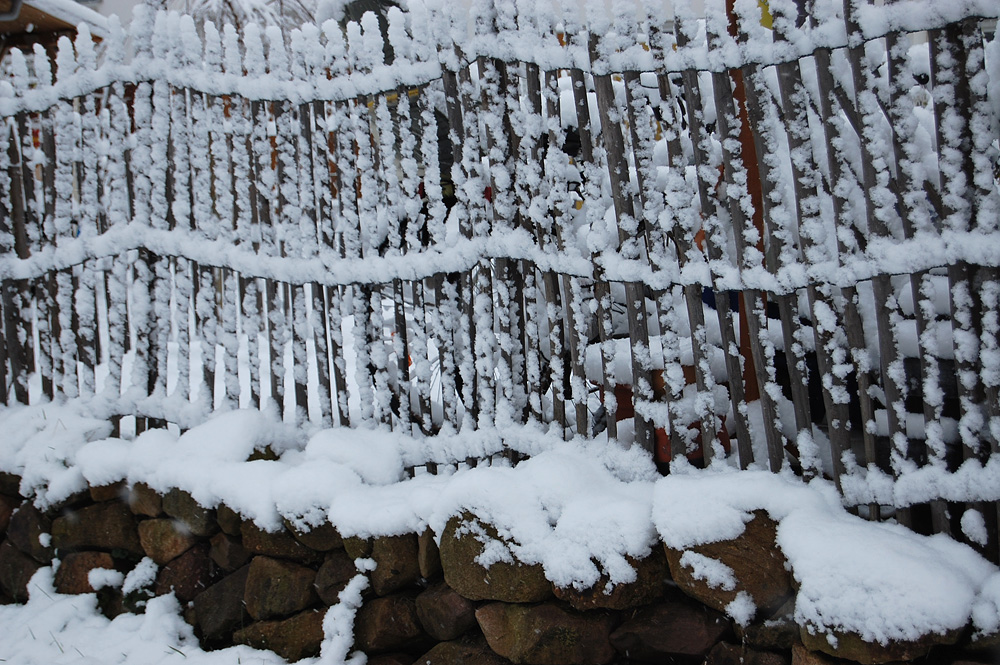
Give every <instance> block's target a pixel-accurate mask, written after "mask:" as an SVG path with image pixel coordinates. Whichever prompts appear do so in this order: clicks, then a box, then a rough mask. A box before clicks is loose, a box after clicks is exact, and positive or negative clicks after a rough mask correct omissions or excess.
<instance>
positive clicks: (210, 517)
mask: <svg viewBox="0 0 1000 665" xmlns="http://www.w3.org/2000/svg"><path fill="white" fill-rule="evenodd" d="M163 512H165V513H166V514H167V515H170V516H171V517H174V518H176V519H178V520H180V521H181V522H182V523H183V524H184V526H186V527H187V528H188V530H189V531H190V532H191V533H193V534H194V535H196V536H199V537H202V538H205V537H208V536H211V535H212V534H214V533H215V532H216V531H218V530H219V525H218V523H216V521H215V511H214V510H211V509H209V508H205V507H204V506H202V505H201V504H199V503H198V502H197V501H195V500H194V497H192V496H191V494H189V493H188V492H185V491H184V490H181V489H177V488H176V487H175V488H174V489H172V490H170V491H169V492H167V493H166V494H164V495H163Z"/></svg>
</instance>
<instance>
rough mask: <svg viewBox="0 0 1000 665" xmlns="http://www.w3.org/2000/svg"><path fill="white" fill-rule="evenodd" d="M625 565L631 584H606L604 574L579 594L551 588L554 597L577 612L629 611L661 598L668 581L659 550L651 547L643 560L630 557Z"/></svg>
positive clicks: (665, 561)
mask: <svg viewBox="0 0 1000 665" xmlns="http://www.w3.org/2000/svg"><path fill="white" fill-rule="evenodd" d="M628 562H629V564H631V565H632V567H633V568H634V569H635V572H636V579H635V581H634V582H625V583H620V584H614V585H612V584H610V580H609V579H608V577H607V576H606V575H604V576H602V577H601V579H599V580H598V581H597V583H596V584H595V585H594V586H592V587H591V588H589V589H584V590H582V591H580V590H577V589H574V588H572V587H569V588H566V589H560V588H555V589H554V591H555V594H556V598H559V599H560V600H565V601H566V602H568V603H569V604H570V605H571V606H572V607H573V608H574V609H577V610H580V611H586V610H593V609H609V610H629V609H634V608H637V607H642V606H643V605H649V604H650V603H653V602H655V601H657V600H659V599H661V598H663V595H664V592H665V591H666V583H667V581H668V580H669V579H670V570H669V569H668V568H667V558H666V556H665V555H664V554H663V550H662V549H661V548H654V549H653V551H652V552H651V553H650V555H649V556H647V557H646V558H644V559H641V560H636V559H633V558H631V557H629V559H628Z"/></svg>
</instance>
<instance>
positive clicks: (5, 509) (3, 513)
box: [0, 494, 21, 533]
mask: <svg viewBox="0 0 1000 665" xmlns="http://www.w3.org/2000/svg"><path fill="white" fill-rule="evenodd" d="M19 505H21V500H20V499H18V498H16V497H13V496H7V495H6V494H0V533H3V532H4V531H6V530H7V525H9V524H10V517H11V515H13V514H14V511H15V510H17V507H18V506H19Z"/></svg>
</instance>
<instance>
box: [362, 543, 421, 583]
mask: <svg viewBox="0 0 1000 665" xmlns="http://www.w3.org/2000/svg"><path fill="white" fill-rule="evenodd" d="M371 558H372V559H374V560H375V564H376V565H375V570H373V571H372V572H371V585H372V591H374V592H375V593H376V594H378V595H379V596H387V595H389V594H390V593H392V592H394V591H398V590H400V589H402V588H404V587H406V586H409V585H410V584H414V583H415V582H416V581H417V580H419V579H420V566H419V564H418V563H417V536H416V534H413V533H411V534H407V535H405V536H382V537H379V538H376V539H375V540H374V541H373V542H372V553H371Z"/></svg>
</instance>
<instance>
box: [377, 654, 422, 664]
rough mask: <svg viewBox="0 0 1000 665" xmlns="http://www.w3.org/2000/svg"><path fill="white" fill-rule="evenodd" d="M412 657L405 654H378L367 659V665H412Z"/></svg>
mask: <svg viewBox="0 0 1000 665" xmlns="http://www.w3.org/2000/svg"><path fill="white" fill-rule="evenodd" d="M413 662H414V660H413V656H408V655H406V654H405V653H380V654H378V655H377V656H372V657H371V658H369V659H368V665H413Z"/></svg>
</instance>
